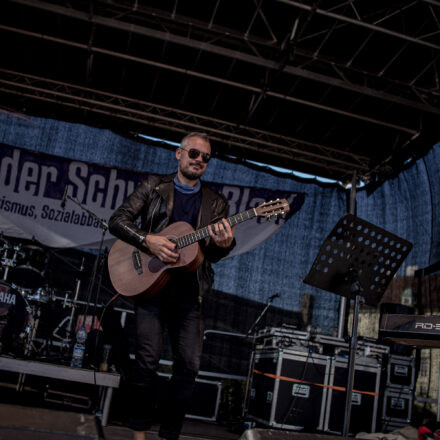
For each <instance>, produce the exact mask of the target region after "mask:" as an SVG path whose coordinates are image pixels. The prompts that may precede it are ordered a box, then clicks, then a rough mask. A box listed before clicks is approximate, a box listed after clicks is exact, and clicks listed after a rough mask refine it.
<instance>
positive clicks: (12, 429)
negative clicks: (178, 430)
mask: <svg viewBox="0 0 440 440" xmlns="http://www.w3.org/2000/svg"><path fill="white" fill-rule="evenodd" d="M158 429H159V427H158V426H156V425H153V427H152V429H151V430H150V431H149V432H148V435H147V440H158V439H159V436H158V434H157V433H158ZM239 437H240V434H238V433H232V432H230V431H228V429H227V428H226V427H224V426H222V425H220V424H217V423H214V422H205V421H198V420H187V421H185V424H184V427H183V430H182V434H181V439H182V440H236V439H238V438H239ZM40 439H41V440H43V439H45V440H62V439H66V440H68V439H70V440H85V439H105V440H123V439H124V440H128V439H131V431H130V429H128V428H125V427H123V426H116V425H111V424H110V425H108V426H106V427H104V428H103V431H101V435H100V427H99V426H98V425H97V424H96V421H95V417H94V416H92V415H90V414H83V413H78V412H69V411H59V410H54V409H46V408H36V407H27V406H20V405H9V404H0V440H40Z"/></svg>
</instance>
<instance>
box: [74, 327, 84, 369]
mask: <svg viewBox="0 0 440 440" xmlns="http://www.w3.org/2000/svg"><path fill="white" fill-rule="evenodd" d="M86 339H87V332H86V328H85V327H84V326H82V327H81V328H80V329H79V330H78V331H77V332H76V343H75V345H74V346H73V353H72V361H71V362H70V366H71V367H76V368H81V367H82V363H83V358H84V352H85V351H86Z"/></svg>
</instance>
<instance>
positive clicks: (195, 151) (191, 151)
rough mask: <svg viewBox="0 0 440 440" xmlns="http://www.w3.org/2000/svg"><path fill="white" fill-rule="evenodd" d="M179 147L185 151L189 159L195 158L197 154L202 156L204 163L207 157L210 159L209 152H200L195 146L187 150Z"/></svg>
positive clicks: (207, 159) (206, 161) (207, 160)
mask: <svg viewBox="0 0 440 440" xmlns="http://www.w3.org/2000/svg"><path fill="white" fill-rule="evenodd" d="M180 149H181V150H183V151H186V152H187V153H188V157H189V158H190V159H197V158H198V157H199V156H202V160H203V162H204V163H208V162H209V159H211V155H210V154H209V153H202V152H201V151H200V150H198V149H197V148H190V149H189V150H185V149H184V148H180Z"/></svg>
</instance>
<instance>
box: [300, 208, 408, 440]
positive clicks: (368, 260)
mask: <svg viewBox="0 0 440 440" xmlns="http://www.w3.org/2000/svg"><path fill="white" fill-rule="evenodd" d="M411 249H412V243H410V242H409V241H406V240H404V239H402V238H400V237H398V236H397V235H394V234H392V233H391V232H388V231H385V230H384V229H381V228H379V227H377V226H375V225H373V224H372V223H368V222H367V221H365V220H362V219H360V218H359V217H356V216H354V215H353V214H345V215H344V216H342V217H341V218H340V220H339V221H338V223H337V224H336V226H335V227H334V228H333V230H332V231H331V232H330V234H329V235H328V237H327V238H326V239H325V241H324V243H323V244H322V246H321V249H320V250H319V254H318V256H317V257H316V258H315V261H314V262H313V265H312V267H311V269H310V271H309V273H308V274H307V276H306V277H305V278H304V280H303V282H304V283H307V284H310V285H312V286H314V287H319V288H320V289H323V290H327V291H329V292H333V293H336V294H337V295H341V296H346V297H347V298H354V299H355V305H354V312H353V325H352V336H351V340H350V357H349V365H348V380H347V394H346V401H345V417H344V428H343V432H342V435H343V436H344V437H346V436H347V435H348V430H349V426H350V412H351V397H352V391H353V382H354V369H355V361H356V345H357V326H358V318H359V304H360V299H361V297H362V299H363V301H364V302H365V303H366V304H368V305H371V306H376V305H377V304H378V303H379V301H380V299H381V298H382V295H383V294H384V292H385V290H386V288H387V287H388V284H389V283H390V281H391V279H392V278H393V276H394V274H395V273H396V272H397V270H398V269H399V267H400V265H401V264H402V262H403V260H404V259H405V258H406V257H407V255H408V253H409V252H410V251H411Z"/></svg>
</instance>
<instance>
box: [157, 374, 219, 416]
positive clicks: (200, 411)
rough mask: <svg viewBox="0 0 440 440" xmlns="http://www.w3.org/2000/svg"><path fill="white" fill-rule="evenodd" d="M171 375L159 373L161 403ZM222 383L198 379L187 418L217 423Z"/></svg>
mask: <svg viewBox="0 0 440 440" xmlns="http://www.w3.org/2000/svg"><path fill="white" fill-rule="evenodd" d="M170 378H171V374H166V373H159V384H158V386H159V401H161V400H162V399H163V397H164V396H166V394H167V389H168V382H169V380H170ZM221 385H222V384H221V382H219V381H214V380H205V379H199V378H196V384H195V387H194V391H193V396H192V399H191V402H190V404H189V407H188V411H187V414H186V417H188V418H189V419H200V420H210V421H215V420H216V419H217V413H218V409H219V405H220V395H221Z"/></svg>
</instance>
